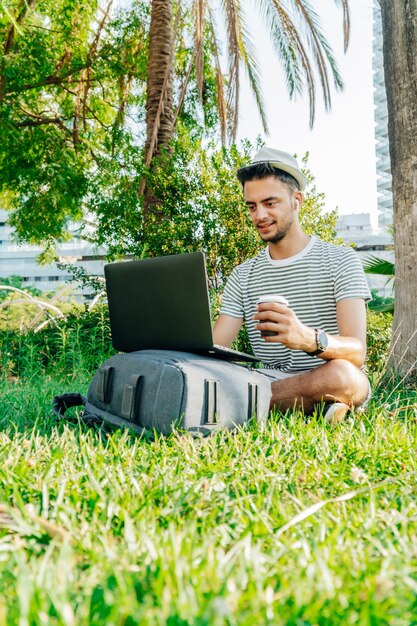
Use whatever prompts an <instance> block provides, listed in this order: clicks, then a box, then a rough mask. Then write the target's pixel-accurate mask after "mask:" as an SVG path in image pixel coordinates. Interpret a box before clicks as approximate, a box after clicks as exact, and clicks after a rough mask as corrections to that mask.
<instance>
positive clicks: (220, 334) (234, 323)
mask: <svg viewBox="0 0 417 626" xmlns="http://www.w3.org/2000/svg"><path fill="white" fill-rule="evenodd" d="M242 324H243V319H242V318H237V317H231V316H230V315H224V314H220V315H219V317H218V318H217V321H216V323H215V324H214V328H213V337H214V343H216V344H218V345H220V346H225V347H226V348H230V346H231V345H232V343H233V342H234V340H235V339H236V337H237V335H238V332H239V330H240V328H241V326H242Z"/></svg>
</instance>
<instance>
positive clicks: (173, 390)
mask: <svg viewBox="0 0 417 626" xmlns="http://www.w3.org/2000/svg"><path fill="white" fill-rule="evenodd" d="M270 397H271V384H270V381H269V379H268V378H267V377H266V376H264V375H263V374H261V373H260V372H257V371H256V370H255V369H252V368H250V367H246V366H243V365H237V364H235V363H231V362H228V361H223V360H220V359H218V358H212V357H206V356H204V357H203V356H199V355H196V354H189V353H187V352H176V351H171V350H141V351H139V352H130V353H127V354H116V355H114V356H112V357H111V358H110V359H108V360H107V361H105V363H103V365H102V366H101V367H99V369H98V370H97V372H96V374H95V376H94V378H93V380H92V382H91V384H90V387H89V390H88V395H87V398H85V397H84V396H81V395H80V394H74V393H72V394H68V393H67V394H64V395H61V396H56V397H55V398H54V401H53V411H54V413H56V414H57V415H60V416H64V415H65V412H66V410H67V409H68V408H70V407H72V406H84V412H83V414H82V416H81V417H82V418H83V419H85V420H87V421H88V420H96V419H100V421H101V420H104V421H105V422H108V423H110V424H113V425H115V426H127V427H129V428H131V429H133V430H134V431H136V432H139V433H143V432H146V431H153V430H156V431H158V432H160V433H162V434H165V435H166V434H169V433H170V432H171V431H172V429H173V428H180V429H185V430H187V431H189V432H191V433H195V434H197V433H201V434H203V435H208V434H210V433H211V432H212V431H213V430H214V429H218V428H228V429H233V428H235V427H236V426H238V425H241V424H244V423H245V422H247V421H248V420H249V419H251V418H252V417H254V418H256V419H258V420H263V419H265V417H266V416H267V414H268V411H269V402H270Z"/></svg>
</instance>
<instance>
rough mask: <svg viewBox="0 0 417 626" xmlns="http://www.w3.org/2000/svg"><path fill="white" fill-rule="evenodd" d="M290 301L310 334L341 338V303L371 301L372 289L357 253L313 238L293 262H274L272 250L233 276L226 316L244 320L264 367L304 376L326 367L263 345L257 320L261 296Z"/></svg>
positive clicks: (224, 302) (296, 352)
mask: <svg viewBox="0 0 417 626" xmlns="http://www.w3.org/2000/svg"><path fill="white" fill-rule="evenodd" d="M268 294H279V295H281V296H284V297H285V298H286V299H287V300H288V303H289V306H290V308H291V309H292V310H293V311H294V313H295V314H296V315H297V317H298V318H299V319H300V320H301V321H302V322H303V323H304V324H306V325H307V326H309V327H310V328H321V329H322V330H324V331H325V332H326V333H329V334H330V335H338V334H339V330H338V327H337V319H336V302H338V301H339V300H343V299H345V298H363V299H364V300H366V301H368V300H370V297H371V295H370V292H369V287H368V284H367V282H366V278H365V274H364V271H363V269H362V265H361V262H360V260H359V257H358V255H357V254H356V252H355V251H354V250H352V248H345V247H343V246H337V245H335V244H332V243H327V242H325V241H322V240H321V239H318V238H317V237H311V239H310V241H309V243H308V244H307V246H306V247H305V248H304V249H303V250H301V252H299V253H298V254H296V255H295V256H292V257H290V258H288V259H279V260H274V259H272V258H271V256H270V254H269V250H268V248H266V249H264V250H262V252H260V253H259V254H258V255H257V256H256V257H254V258H252V259H249V260H248V261H245V262H244V263H242V264H241V265H238V266H237V267H235V269H234V270H233V271H232V273H231V275H230V277H229V279H228V281H227V283H226V286H225V289H224V294H223V298H222V305H221V308H220V313H223V314H225V315H230V316H231V317H236V318H243V319H244V321H245V323H246V327H247V331H248V335H249V339H250V342H251V346H252V349H253V352H254V354H255V355H256V356H257V357H258V358H259V359H261V361H262V362H263V364H264V367H268V368H272V369H280V370H282V371H284V372H299V371H303V370H307V369H312V368H314V367H316V366H318V365H322V364H323V361H322V360H321V359H319V358H316V357H311V356H309V355H308V354H306V353H305V352H303V351H301V350H290V349H289V348H287V347H286V346H284V345H282V344H280V343H267V342H265V341H264V340H263V339H261V333H260V331H259V330H255V324H256V323H257V322H256V321H255V320H253V319H252V316H253V315H254V314H255V312H256V303H257V300H258V298H259V296H261V295H268Z"/></svg>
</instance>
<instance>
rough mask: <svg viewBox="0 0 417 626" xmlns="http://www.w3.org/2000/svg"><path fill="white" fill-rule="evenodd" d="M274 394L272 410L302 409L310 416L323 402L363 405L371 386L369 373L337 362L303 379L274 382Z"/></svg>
mask: <svg viewBox="0 0 417 626" xmlns="http://www.w3.org/2000/svg"><path fill="white" fill-rule="evenodd" d="M271 392H272V396H271V409H272V408H273V407H277V408H278V409H280V411H286V410H287V409H294V408H302V409H303V410H304V412H305V413H306V414H309V413H312V412H313V409H314V406H315V405H316V404H319V403H321V402H343V403H344V404H346V405H348V406H349V407H356V406H360V405H361V404H362V402H363V401H364V400H365V398H366V397H367V396H368V393H369V383H368V379H367V377H366V376H365V374H364V373H363V372H362V371H361V370H360V369H359V368H357V367H355V366H354V365H352V363H350V362H349V361H345V360H344V359H334V360H333V361H327V362H325V363H324V364H323V365H320V366H319V367H316V368H315V369H313V370H311V371H309V372H306V373H303V374H300V375H299V376H291V377H290V378H285V379H284V380H278V381H276V382H273V383H272V384H271Z"/></svg>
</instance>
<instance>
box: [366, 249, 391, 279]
mask: <svg viewBox="0 0 417 626" xmlns="http://www.w3.org/2000/svg"><path fill="white" fill-rule="evenodd" d="M363 269H364V271H365V272H366V273H367V274H378V275H379V276H388V282H389V281H390V280H393V279H394V276H395V264H394V263H393V262H392V261H388V260H387V259H381V258H380V257H377V256H375V255H373V254H372V255H370V256H369V257H367V258H366V259H365V260H364V261H363Z"/></svg>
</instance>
